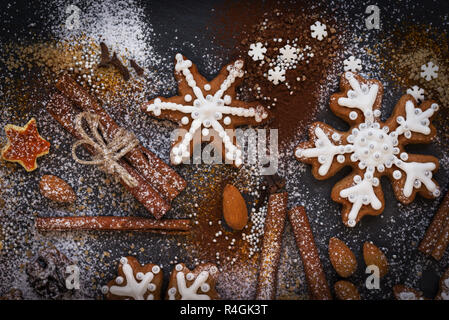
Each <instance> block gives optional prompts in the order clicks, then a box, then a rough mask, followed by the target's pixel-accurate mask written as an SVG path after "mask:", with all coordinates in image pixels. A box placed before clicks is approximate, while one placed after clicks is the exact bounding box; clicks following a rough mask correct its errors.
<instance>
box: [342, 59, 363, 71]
mask: <svg viewBox="0 0 449 320" xmlns="http://www.w3.org/2000/svg"><path fill="white" fill-rule="evenodd" d="M343 64H344V67H343V69H344V70H345V71H352V72H357V71H361V70H362V61H361V60H360V59H356V58H355V57H354V56H350V57H349V58H348V59H346V60H345V61H343Z"/></svg>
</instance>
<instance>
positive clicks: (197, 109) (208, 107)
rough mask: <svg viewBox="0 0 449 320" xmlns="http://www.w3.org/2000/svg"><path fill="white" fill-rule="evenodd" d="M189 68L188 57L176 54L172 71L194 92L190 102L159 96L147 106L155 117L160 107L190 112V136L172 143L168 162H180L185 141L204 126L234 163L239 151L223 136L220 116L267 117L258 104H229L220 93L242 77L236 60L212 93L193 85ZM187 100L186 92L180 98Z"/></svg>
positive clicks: (207, 87)
mask: <svg viewBox="0 0 449 320" xmlns="http://www.w3.org/2000/svg"><path fill="white" fill-rule="evenodd" d="M191 67H192V62H191V61H190V60H184V58H183V56H182V55H181V54H179V53H178V54H177V55H176V65H175V70H176V72H180V73H182V74H183V75H184V77H185V79H186V81H187V84H188V85H189V86H190V87H191V88H192V90H193V93H194V95H195V100H194V101H193V104H192V105H184V104H177V103H171V102H162V101H161V99H155V100H154V102H153V103H152V104H150V105H148V106H147V111H148V112H153V114H154V115H155V116H158V115H160V114H161V110H169V111H178V112H183V113H185V114H188V115H190V118H191V119H192V121H191V122H190V130H189V133H190V135H184V137H183V138H182V140H181V141H180V142H179V143H177V144H176V145H175V146H173V149H172V155H171V158H172V161H173V162H174V163H175V164H179V163H181V162H182V159H183V158H187V157H189V156H190V153H189V152H187V150H188V149H189V148H188V146H189V144H190V143H191V142H192V140H193V137H194V134H195V133H196V131H197V130H200V129H201V128H202V127H206V128H211V129H213V130H215V131H216V132H217V133H218V134H219V136H220V137H222V139H223V143H224V145H225V148H226V151H227V152H226V154H228V155H229V156H226V158H227V160H232V161H234V163H235V164H236V165H237V163H238V164H241V163H242V158H241V155H240V156H238V155H237V153H236V151H237V150H240V147H239V146H238V145H234V143H233V141H232V139H225V137H228V138H229V136H228V134H227V132H226V130H225V128H223V126H222V124H221V123H220V122H221V119H222V118H223V115H232V116H237V117H246V118H254V119H255V120H256V121H257V122H261V121H262V120H263V119H266V118H267V117H268V113H267V112H266V111H265V109H264V108H263V107H262V106H260V107H258V108H256V109H254V108H251V109H246V108H241V107H233V106H231V105H230V104H231V102H232V99H231V97H230V96H229V95H224V93H225V92H226V90H228V89H229V88H230V87H231V86H232V84H233V83H234V82H235V80H236V78H241V77H243V75H244V72H243V70H242V68H243V61H242V60H237V61H235V62H234V63H233V64H231V65H229V66H228V67H227V69H226V70H227V71H228V75H227V77H226V79H225V80H224V81H223V83H222V84H221V85H220V88H219V89H218V90H217V91H216V92H215V93H214V94H213V95H212V94H207V95H206V96H204V94H203V91H202V90H201V89H200V88H199V87H198V86H197V83H196V81H195V80H194V78H193V75H192V73H191V72H190V68H191ZM204 90H205V91H209V90H211V86H210V85H209V84H206V85H204ZM223 95H224V96H223ZM191 100H192V97H191V96H190V95H185V96H184V101H186V102H190V101H191ZM181 123H182V124H183V125H187V124H188V122H187V121H186V120H184V118H183V119H182V120H181ZM222 123H223V124H224V125H225V126H226V125H229V124H231V118H230V117H228V116H226V117H225V118H224V119H223V121H222Z"/></svg>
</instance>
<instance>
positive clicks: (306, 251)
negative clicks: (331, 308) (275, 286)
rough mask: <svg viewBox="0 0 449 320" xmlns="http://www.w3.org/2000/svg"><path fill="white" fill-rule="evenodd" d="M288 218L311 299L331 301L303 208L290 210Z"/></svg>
mask: <svg viewBox="0 0 449 320" xmlns="http://www.w3.org/2000/svg"><path fill="white" fill-rule="evenodd" d="M288 218H289V220H290V223H291V225H292V227H293V234H294V236H295V240H296V246H297V247H298V249H299V253H300V255H301V260H302V263H303V266H304V272H305V274H306V281H307V287H308V288H309V293H310V296H311V298H312V299H314V300H331V299H332V294H331V291H330V289H329V285H328V283H327V280H326V275H325V273H324V271H323V266H322V265H321V261H320V257H319V255H318V249H317V247H316V244H315V239H314V237H313V233H312V230H311V228H310V224H309V219H308V218H307V214H306V211H305V210H304V207H296V208H293V209H292V210H290V211H289V212H288Z"/></svg>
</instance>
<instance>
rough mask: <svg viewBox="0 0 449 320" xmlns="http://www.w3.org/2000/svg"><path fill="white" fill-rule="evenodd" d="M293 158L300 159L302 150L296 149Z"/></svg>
mask: <svg viewBox="0 0 449 320" xmlns="http://www.w3.org/2000/svg"><path fill="white" fill-rule="evenodd" d="M295 156H297V157H298V158H300V157H301V156H302V150H301V149H296V151H295Z"/></svg>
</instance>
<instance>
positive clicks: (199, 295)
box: [166, 263, 220, 300]
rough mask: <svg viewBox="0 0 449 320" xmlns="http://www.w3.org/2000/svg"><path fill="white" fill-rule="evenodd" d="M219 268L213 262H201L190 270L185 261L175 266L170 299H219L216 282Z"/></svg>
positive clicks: (168, 296)
mask: <svg viewBox="0 0 449 320" xmlns="http://www.w3.org/2000/svg"><path fill="white" fill-rule="evenodd" d="M217 278H218V268H217V266H216V265H214V264H212V263H204V264H200V265H199V266H198V267H196V268H195V270H193V271H190V270H189V268H187V267H186V266H185V264H183V263H179V264H177V265H176V266H175V268H174V270H173V272H172V274H171V276H170V282H169V284H168V291H167V295H166V298H167V299H169V300H217V299H219V298H220V297H219V296H218V293H217V291H216V290H215V282H216V281H217Z"/></svg>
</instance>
